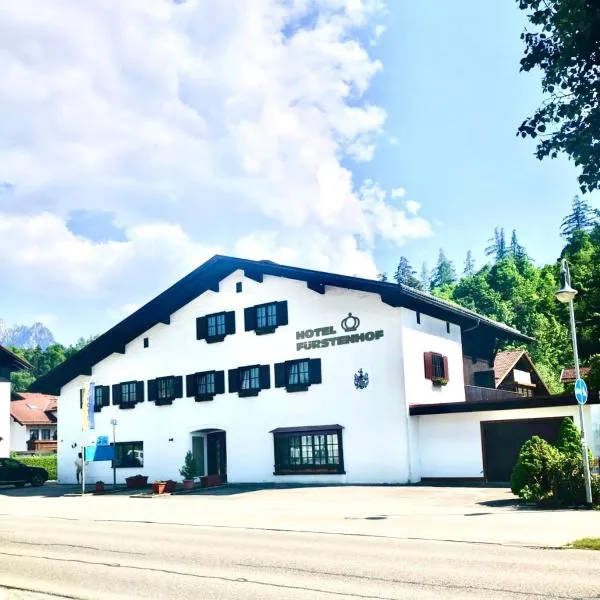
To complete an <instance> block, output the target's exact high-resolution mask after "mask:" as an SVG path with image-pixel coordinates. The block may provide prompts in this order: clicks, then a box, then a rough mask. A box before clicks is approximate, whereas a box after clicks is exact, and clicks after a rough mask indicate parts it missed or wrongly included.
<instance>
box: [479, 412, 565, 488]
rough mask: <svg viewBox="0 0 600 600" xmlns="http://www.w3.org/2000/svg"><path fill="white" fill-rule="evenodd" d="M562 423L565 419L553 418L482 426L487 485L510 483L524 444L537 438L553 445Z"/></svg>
mask: <svg viewBox="0 0 600 600" xmlns="http://www.w3.org/2000/svg"><path fill="white" fill-rule="evenodd" d="M563 419H564V417H552V418H547V419H520V420H517V421H486V422H482V423H481V436H482V441H483V444H482V446H483V471H484V474H485V479H486V481H493V482H498V483H504V482H507V481H510V476H511V473H512V470H513V467H514V466H515V463H516V462H517V459H518V457H519V450H520V449H521V446H522V445H523V443H524V442H526V441H527V440H528V439H530V438H531V437H532V436H534V435H538V436H540V437H541V438H543V439H545V440H547V441H548V442H550V443H554V442H555V441H556V439H557V437H558V431H559V429H560V424H561V423H562V421H563Z"/></svg>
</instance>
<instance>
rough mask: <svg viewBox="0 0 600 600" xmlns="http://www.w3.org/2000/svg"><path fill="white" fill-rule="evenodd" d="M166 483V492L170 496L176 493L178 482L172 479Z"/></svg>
mask: <svg viewBox="0 0 600 600" xmlns="http://www.w3.org/2000/svg"><path fill="white" fill-rule="evenodd" d="M165 483H166V488H165V491H166V492H168V493H169V494H170V493H172V492H174V491H175V490H176V489H177V482H176V481H173V480H172V479H167V481H165Z"/></svg>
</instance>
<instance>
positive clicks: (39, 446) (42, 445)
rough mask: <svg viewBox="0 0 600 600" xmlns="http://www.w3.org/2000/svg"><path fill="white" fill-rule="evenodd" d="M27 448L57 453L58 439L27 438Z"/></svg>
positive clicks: (32, 450)
mask: <svg viewBox="0 0 600 600" xmlns="http://www.w3.org/2000/svg"><path fill="white" fill-rule="evenodd" d="M27 450H28V451H29V452H38V453H39V454H56V440H27Z"/></svg>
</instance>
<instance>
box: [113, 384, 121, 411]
mask: <svg viewBox="0 0 600 600" xmlns="http://www.w3.org/2000/svg"><path fill="white" fill-rule="evenodd" d="M112 397H113V405H114V406H119V405H120V404H121V384H120V383H117V384H115V385H113V386H112Z"/></svg>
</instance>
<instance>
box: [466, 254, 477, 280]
mask: <svg viewBox="0 0 600 600" xmlns="http://www.w3.org/2000/svg"><path fill="white" fill-rule="evenodd" d="M463 275H464V276H465V277H473V275H475V261H474V260H473V254H472V252H471V251H470V250H467V257H466V258H465V269H464V271H463Z"/></svg>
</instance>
